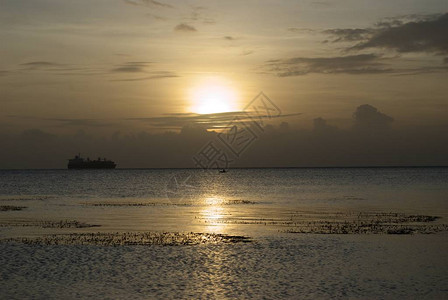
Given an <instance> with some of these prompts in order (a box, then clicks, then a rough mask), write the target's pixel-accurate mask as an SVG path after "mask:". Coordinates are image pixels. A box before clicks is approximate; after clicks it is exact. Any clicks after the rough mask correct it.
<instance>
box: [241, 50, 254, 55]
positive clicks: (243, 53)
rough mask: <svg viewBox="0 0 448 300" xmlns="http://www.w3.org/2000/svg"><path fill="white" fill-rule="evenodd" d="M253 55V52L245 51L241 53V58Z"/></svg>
mask: <svg viewBox="0 0 448 300" xmlns="http://www.w3.org/2000/svg"><path fill="white" fill-rule="evenodd" d="M253 53H255V51H253V50H247V51H243V52H242V53H241V55H242V56H247V55H251V54H253Z"/></svg>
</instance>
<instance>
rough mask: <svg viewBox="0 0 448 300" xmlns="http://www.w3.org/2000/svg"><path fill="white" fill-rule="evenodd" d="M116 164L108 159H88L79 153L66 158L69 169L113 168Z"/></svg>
mask: <svg viewBox="0 0 448 300" xmlns="http://www.w3.org/2000/svg"><path fill="white" fill-rule="evenodd" d="M116 166H117V164H116V163H115V162H113V161H111V160H108V159H105V158H103V159H101V158H99V157H98V159H97V160H90V159H89V158H86V159H84V158H82V157H81V154H78V155H76V156H75V158H72V159H69V160H68V165H67V168H69V169H115V167H116Z"/></svg>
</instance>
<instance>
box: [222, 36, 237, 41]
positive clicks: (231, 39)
mask: <svg viewBox="0 0 448 300" xmlns="http://www.w3.org/2000/svg"><path fill="white" fill-rule="evenodd" d="M224 39H225V40H228V41H234V40H236V38H234V37H233V36H230V35H227V36H225V37H224Z"/></svg>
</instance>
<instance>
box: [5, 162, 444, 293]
mask: <svg viewBox="0 0 448 300" xmlns="http://www.w3.org/2000/svg"><path fill="white" fill-rule="evenodd" d="M447 183H448V168H442V167H440V168H436V167H434V168H284V169H282V168H278V169H275V168H272V169H263V168H256V169H230V170H228V172H226V173H220V172H218V170H198V169H115V170H1V171H0V205H1V207H2V211H0V240H2V241H3V242H1V243H0V251H1V252H0V253H1V254H0V265H1V266H2V268H1V270H0V276H1V277H0V278H1V284H2V288H1V289H0V298H2V299H6V298H21V299H23V298H62V297H64V298H78V297H83V298H86V297H92V298H125V297H126V298H127V297H132V298H136V299H137V298H141V299H148V298H206V297H212V298H235V297H238V298H268V299H269V298H291V299H297V298H346V297H351V298H363V299H365V298H397V297H412V298H446V297H448V290H447V289H446V286H448V273H447V270H448V260H447V255H446V253H447V250H448V247H447V245H448V243H447V242H448V239H447V237H448V235H447V224H448V222H447V221H446V220H447V217H448V209H447V208H448V184H447ZM141 232H157V233H160V234H165V233H170V232H179V233H191V232H192V233H201V234H202V233H204V234H219V235H221V234H223V235H228V236H244V237H247V238H248V239H250V242H244V243H239V242H235V243H233V242H232V243H206V242H201V243H199V244H188V245H173V244H170V245H168V246H167V245H165V244H163V243H162V244H157V245H143V244H142V243H140V244H139V242H137V243H134V244H135V245H134V244H132V243H127V242H125V243H123V242H121V243H122V244H120V245H118V244H117V245H109V246H104V245H101V244H98V243H96V244H95V243H93V242H89V243H87V242H85V243H80V242H76V241H75V242H73V239H72V240H70V241H69V242H67V240H64V242H63V243H62V244H61V243H60V244H57V243H56V244H55V243H53V242H49V241H50V240H49V239H47V240H45V242H42V241H43V240H39V238H41V237H43V236H64V235H65V236H67V235H69V234H80V235H86V234H112V235H120V234H122V233H136V234H138V233H141ZM24 238H25V239H28V240H27V241H32V240H33V239H34V240H35V241H38V242H33V243H29V242H23V240H20V239H24ZM39 241H40V242H39ZM51 241H53V240H51ZM120 241H123V238H121V240H120Z"/></svg>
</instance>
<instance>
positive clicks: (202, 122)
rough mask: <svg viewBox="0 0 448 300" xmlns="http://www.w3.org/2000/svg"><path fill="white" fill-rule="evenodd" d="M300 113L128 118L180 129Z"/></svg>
mask: <svg viewBox="0 0 448 300" xmlns="http://www.w3.org/2000/svg"><path fill="white" fill-rule="evenodd" d="M298 115H300V113H293V114H283V115H280V116H270V115H263V114H257V113H255V112H246V111H235V112H224V113H214V114H195V113H177V114H167V115H164V116H161V117H148V118H130V119H128V120H132V121H139V122H145V123H148V124H149V125H151V126H153V127H158V128H173V129H180V128H182V127H184V126H188V125H195V126H200V127H203V128H206V129H224V128H228V127H230V126H233V125H236V124H238V123H242V122H244V123H246V124H254V122H257V121H260V120H263V119H272V118H286V117H293V116H298Z"/></svg>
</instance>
